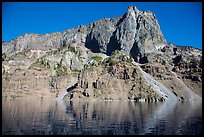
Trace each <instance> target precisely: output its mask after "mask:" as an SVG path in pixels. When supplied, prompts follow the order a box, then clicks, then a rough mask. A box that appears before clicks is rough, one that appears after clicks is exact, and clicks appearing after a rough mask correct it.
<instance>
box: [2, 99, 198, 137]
mask: <svg viewBox="0 0 204 137" xmlns="http://www.w3.org/2000/svg"><path fill="white" fill-rule="evenodd" d="M200 105H201V104H200ZM170 106H171V105H168V104H167V105H166V104H165V102H163V103H162V102H156V103H155V102H153V103H147V102H131V101H97V102H88V101H72V102H71V101H65V102H62V101H53V100H52V101H51V100H39V99H15V100H9V99H5V100H3V101H2V134H35V135H39V134H120V135H126V134H201V130H202V112H201V111H202V110H201V108H202V107H201V106H197V107H192V108H193V109H192V108H191V106H190V105H189V104H188V103H180V102H178V103H177V104H174V105H172V106H171V107H170Z"/></svg>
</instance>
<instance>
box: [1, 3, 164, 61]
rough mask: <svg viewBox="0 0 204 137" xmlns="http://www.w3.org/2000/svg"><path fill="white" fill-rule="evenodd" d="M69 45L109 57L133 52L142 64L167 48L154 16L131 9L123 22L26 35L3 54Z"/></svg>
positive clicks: (5, 46)
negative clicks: (152, 55)
mask: <svg viewBox="0 0 204 137" xmlns="http://www.w3.org/2000/svg"><path fill="white" fill-rule="evenodd" d="M70 43H72V44H76V45H82V46H85V47H87V48H89V49H90V50H91V51H93V52H101V53H105V54H107V55H111V53H112V52H113V51H114V50H116V49H119V50H124V51H126V52H127V53H130V52H131V54H132V56H133V58H134V59H138V60H136V61H139V59H140V58H143V57H144V56H145V53H148V52H154V51H157V50H158V48H157V47H158V46H160V45H165V44H166V40H165V39H164V37H163V35H162V33H161V31H160V27H159V24H158V21H157V20H156V17H155V15H154V14H153V13H151V12H149V11H143V12H142V11H139V10H138V9H137V8H136V7H132V6H130V7H129V8H128V11H127V12H126V13H125V14H124V15H123V16H122V17H121V18H113V19H109V18H104V19H101V20H99V21H96V22H94V23H91V24H89V25H86V26H82V25H81V26H79V27H77V28H74V29H69V30H67V31H65V32H57V33H51V34H45V35H39V34H25V35H23V36H20V37H18V38H17V39H15V40H12V41H10V42H3V45H2V53H10V52H13V51H18V52H21V51H23V50H30V49H33V50H36V49H38V50H39V49H40V50H45V51H47V50H49V49H56V48H58V47H60V46H65V45H67V44H70Z"/></svg>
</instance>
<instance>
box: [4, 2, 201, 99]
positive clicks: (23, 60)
mask: <svg viewBox="0 0 204 137" xmlns="http://www.w3.org/2000/svg"><path fill="white" fill-rule="evenodd" d="M136 62H137V63H136ZM138 67H141V68H142V69H143V70H144V71H145V72H146V73H148V75H151V76H153V78H154V79H155V80H157V81H160V82H161V83H162V84H164V85H165V86H166V87H167V88H169V89H170V90H172V93H173V94H174V95H176V96H179V97H183V98H184V99H186V98H187V95H186V96H183V95H182V94H183V93H184V92H183V91H182V92H179V91H181V90H182V87H181V86H179V85H178V84H177V82H178V81H179V82H180V83H182V82H184V83H185V84H182V85H184V86H183V87H185V89H188V91H189V92H190V91H191V90H192V91H194V92H195V93H197V94H199V95H200V96H202V92H200V91H201V89H202V75H201V74H202V51H201V50H199V49H195V48H193V47H189V46H178V45H175V44H172V43H167V42H166V40H165V38H164V36H163V34H162V32H161V30H160V27H159V24H158V21H157V19H156V16H155V15H154V14H153V13H152V12H150V11H139V10H138V9H137V8H136V7H132V6H130V7H129V8H128V11H127V12H126V13H125V14H124V15H123V16H122V17H118V18H103V19H101V20H98V21H95V22H93V23H91V24H88V25H80V26H78V27H76V28H73V29H69V30H66V31H64V32H57V33H50V34H45V35H39V34H25V35H22V36H20V37H18V38H17V39H15V40H12V41H9V42H3V43H2V81H3V83H2V87H3V91H6V92H7V91H19V92H25V91H26V92H27V91H32V90H35V91H38V90H41V91H43V90H45V91H47V93H54V94H56V95H54V96H58V92H61V91H63V92H61V93H62V94H61V93H59V94H60V95H59V96H60V98H61V96H62V95H64V94H66V91H69V92H68V94H67V97H68V98H69V99H76V98H82V99H90V98H92V99H97V98H98V99H102V100H104V99H105V100H128V99H129V100H137V101H138V100H141V99H144V100H145V99H146V100H149V101H150V100H160V101H163V100H164V99H162V98H161V96H159V95H158V94H157V90H156V89H154V88H153V87H151V84H148V82H147V81H145V79H144V78H143V75H142V74H143V73H142V74H141V72H143V71H142V70H141V71H140V69H138ZM77 78H78V81H77V83H76V79H77ZM178 79H179V80H178ZM68 81H69V82H68ZM73 84H74V85H73ZM75 84H76V85H75ZM152 85H154V83H153V84H152ZM186 85H189V88H191V90H189V88H188V87H186ZM155 87H156V86H155ZM172 87H173V88H172ZM68 89H69V90H68Z"/></svg>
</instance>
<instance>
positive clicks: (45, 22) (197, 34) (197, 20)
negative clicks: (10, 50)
mask: <svg viewBox="0 0 204 137" xmlns="http://www.w3.org/2000/svg"><path fill="white" fill-rule="evenodd" d="M130 5H133V6H136V7H137V8H138V9H139V10H150V11H152V12H153V13H155V14H156V17H157V20H158V21H159V25H160V28H161V31H162V33H163V35H164V37H165V38H166V40H167V41H168V42H171V43H174V44H177V45H189V46H193V47H197V48H200V49H201V48H202V2H76V3H74V2H59V3H58V2H3V3H2V41H10V40H12V39H15V38H17V37H18V36H20V35H23V34H25V33H39V34H45V33H51V32H62V31H65V30H67V29H69V28H74V27H77V26H79V25H80V24H82V25H87V24H89V23H91V22H93V21H96V20H99V19H101V18H104V17H107V18H112V17H119V16H122V15H123V14H124V13H125V12H126V11H127V8H128V6H130Z"/></svg>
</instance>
